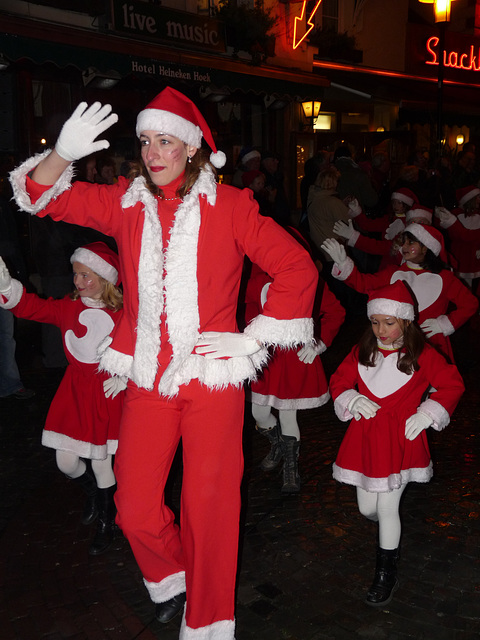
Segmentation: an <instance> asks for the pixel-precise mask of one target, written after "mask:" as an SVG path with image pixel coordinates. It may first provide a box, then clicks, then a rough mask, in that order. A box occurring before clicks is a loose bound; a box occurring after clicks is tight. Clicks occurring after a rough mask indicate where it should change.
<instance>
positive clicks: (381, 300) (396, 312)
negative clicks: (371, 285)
mask: <svg viewBox="0 0 480 640" xmlns="http://www.w3.org/2000/svg"><path fill="white" fill-rule="evenodd" d="M367 315H368V317H369V318H371V316H374V315H383V316H391V317H392V318H401V319H402V320H413V319H414V318H415V308H414V301H413V297H412V294H411V293H410V291H409V290H408V288H407V286H406V285H405V283H404V282H402V281H401V280H397V281H396V282H394V283H393V284H389V285H387V286H386V287H381V288H380V289H374V290H373V291H372V292H371V293H370V296H369V298H368V302H367Z"/></svg>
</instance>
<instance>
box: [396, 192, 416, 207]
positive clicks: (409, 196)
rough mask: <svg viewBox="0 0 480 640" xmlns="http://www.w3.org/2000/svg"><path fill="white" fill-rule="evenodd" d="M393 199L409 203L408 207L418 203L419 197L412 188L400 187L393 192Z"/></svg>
mask: <svg viewBox="0 0 480 640" xmlns="http://www.w3.org/2000/svg"><path fill="white" fill-rule="evenodd" d="M391 199H392V200H400V202H403V203H405V204H406V205H407V207H411V206H412V205H413V204H418V198H417V196H416V194H415V193H413V191H412V190H411V189H407V187H400V189H397V190H396V191H394V192H393V193H392V197H391Z"/></svg>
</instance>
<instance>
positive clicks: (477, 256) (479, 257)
mask: <svg viewBox="0 0 480 640" xmlns="http://www.w3.org/2000/svg"><path fill="white" fill-rule="evenodd" d="M475 257H476V258H477V260H480V249H477V250H476V252H475Z"/></svg>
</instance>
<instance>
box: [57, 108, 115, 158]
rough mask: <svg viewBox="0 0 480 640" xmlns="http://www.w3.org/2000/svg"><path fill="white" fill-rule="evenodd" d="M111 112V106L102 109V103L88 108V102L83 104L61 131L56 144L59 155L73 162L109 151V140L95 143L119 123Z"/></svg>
mask: <svg viewBox="0 0 480 640" xmlns="http://www.w3.org/2000/svg"><path fill="white" fill-rule="evenodd" d="M111 110H112V107H111V106H110V105H109V104H105V105H103V107H102V105H101V104H100V102H94V103H93V104H92V105H91V106H90V107H88V105H87V103H86V102H81V103H80V104H79V105H78V107H77V108H76V109H75V111H74V112H73V113H72V115H71V116H70V118H69V119H68V120H67V121H66V122H65V124H64V125H63V127H62V130H61V131H60V135H59V136H58V140H57V143H56V144H55V151H56V152H57V153H58V155H59V156H61V157H62V158H63V159H64V160H67V161H68V162H73V161H74V160H79V159H80V158H84V157H85V156H89V155H90V154H91V153H95V152H96V151H101V150H102V149H108V147H109V146H110V143H109V142H108V140H97V141H96V142H95V138H96V137H97V136H98V135H100V134H101V133H103V132H104V131H105V130H106V129H108V128H109V127H111V126H112V124H115V122H117V120H118V116H117V114H116V113H110V112H111Z"/></svg>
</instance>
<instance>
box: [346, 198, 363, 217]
mask: <svg viewBox="0 0 480 640" xmlns="http://www.w3.org/2000/svg"><path fill="white" fill-rule="evenodd" d="M361 213H362V207H361V206H360V203H359V202H358V200H357V199H356V198H353V200H350V202H349V203H348V215H349V216H350V217H351V218H356V217H357V216H358V215H360V214H361Z"/></svg>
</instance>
